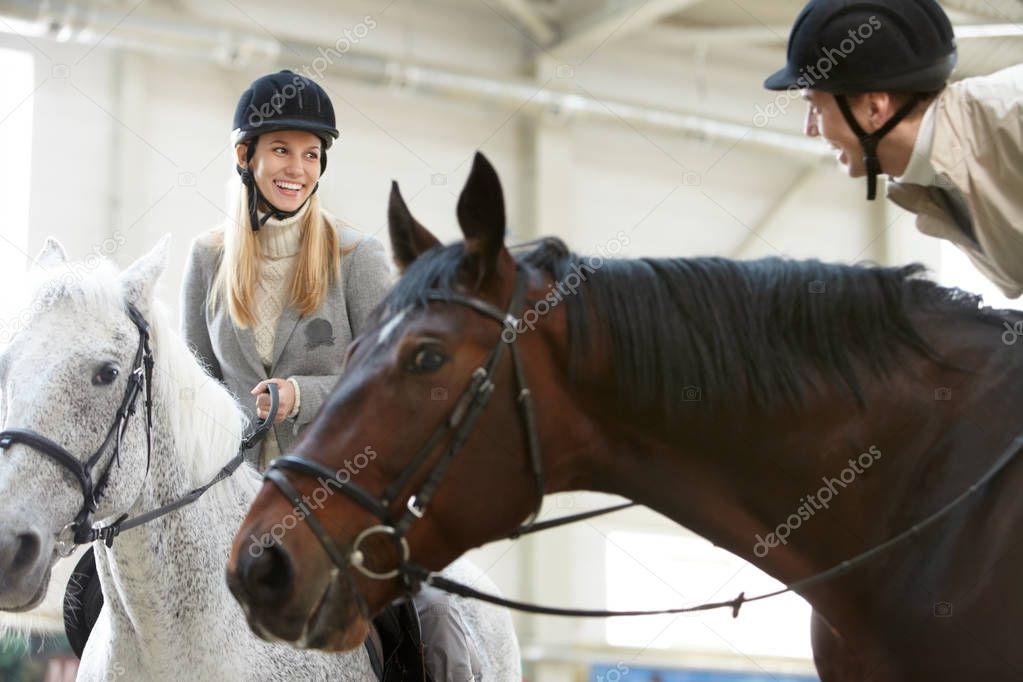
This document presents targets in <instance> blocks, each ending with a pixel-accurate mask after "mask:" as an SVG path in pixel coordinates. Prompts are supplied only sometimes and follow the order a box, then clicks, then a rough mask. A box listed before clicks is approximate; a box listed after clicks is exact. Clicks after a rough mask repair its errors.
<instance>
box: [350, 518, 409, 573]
mask: <svg viewBox="0 0 1023 682" xmlns="http://www.w3.org/2000/svg"><path fill="white" fill-rule="evenodd" d="M372 535H390V536H391V537H392V538H394V541H395V543H397V545H398V549H399V550H401V559H400V560H399V562H398V566H399V567H400V566H404V565H405V564H407V563H408V560H409V557H410V556H411V552H410V551H409V546H408V540H406V539H405V538H404V537H403V536H401V535H398V531H397V530H395V529H394V528H391V527H390V526H379V525H378V526H370V527H369V528H367V529H366V530H364V531H362V532H361V533H359V535H358V536H357V537H356V538H355V542H354V543H352V553H351V555H350V557H349V560H348V562H349V563H350V564H351V565H352V567H353V568H354V569H355V570H357V571H358V572H359V573H361V574H363V575H364V576H366V577H367V578H371V579H373V580H390V579H392V578H397V577H398V576H399V575H401V569H400V568H395V569H393V570H390V571H387V572H384V573H378V572H376V571H374V570H373V569H370V568H367V567H366V563H365V562H366V555H365V554H364V553H363V552H362V550H361V549H359V547H360V545H362V543H363V542H364V541H365V540H366V538H368V537H370V536H372Z"/></svg>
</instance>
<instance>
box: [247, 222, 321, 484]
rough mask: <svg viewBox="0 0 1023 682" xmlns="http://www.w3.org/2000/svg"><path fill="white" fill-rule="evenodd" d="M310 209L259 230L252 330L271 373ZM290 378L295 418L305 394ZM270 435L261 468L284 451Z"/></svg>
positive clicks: (258, 349)
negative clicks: (257, 268)
mask: <svg viewBox="0 0 1023 682" xmlns="http://www.w3.org/2000/svg"><path fill="white" fill-rule="evenodd" d="M308 208H309V205H308V204H306V205H305V206H303V207H302V210H301V211H300V212H299V213H297V214H296V215H294V216H292V217H290V218H287V219H285V220H277V219H276V218H270V219H269V220H267V221H266V223H265V224H264V225H263V226H262V227H260V228H259V231H258V232H256V239H257V240H258V241H259V249H260V255H261V256H262V257H261V260H260V272H259V284H258V285H257V287H256V300H255V308H256V324H255V326H254V327H253V330H252V331H253V334H254V336H255V339H256V352H257V353H259V359H260V361H261V362H262V363H263V369H264V370H265V371H266V372H267V374H269V372H270V366H271V365H272V364H273V352H274V341H275V340H276V336H277V323H278V322H279V321H280V317H281V313H282V312H283V311H284V308H285V306H287V305H288V304H289V303H290V296H289V292H290V289H291V281H292V279H294V277H295V268H296V267H297V266H298V253H299V248H300V246H301V243H302V218H303V217H304V216H305V214H306V211H307V210H308ZM264 215H265V214H264ZM261 217H262V216H261ZM288 380H289V382H290V383H291V386H292V388H293V389H294V390H295V406H294V408H293V409H292V410H291V414H289V415H288V417H294V416H295V415H296V414H298V408H299V400H300V397H301V396H300V394H299V389H298V382H297V381H295V380H294V379H291V378H290V377H289V379H288ZM270 435H272V437H268V438H267V439H266V441H265V442H264V443H263V451H262V457H261V459H262V460H263V461H262V462H261V464H262V467H261V468H265V467H266V465H267V464H269V462H270V461H271V460H272V459H273V458H275V457H277V456H278V455H280V452H281V450H280V446H279V445H278V443H277V433H276V431H271V433H270Z"/></svg>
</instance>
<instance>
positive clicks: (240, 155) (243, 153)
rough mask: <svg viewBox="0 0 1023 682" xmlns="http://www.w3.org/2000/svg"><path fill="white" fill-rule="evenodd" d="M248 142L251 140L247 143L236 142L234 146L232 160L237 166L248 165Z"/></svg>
mask: <svg viewBox="0 0 1023 682" xmlns="http://www.w3.org/2000/svg"><path fill="white" fill-rule="evenodd" d="M249 144H252V143H251V142H249V143H248V144H245V143H242V144H236V145H235V146H234V160H235V163H236V164H238V167H239V168H246V167H248V165H249V162H248V158H247V157H248V152H249Z"/></svg>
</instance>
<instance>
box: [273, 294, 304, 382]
mask: <svg viewBox="0 0 1023 682" xmlns="http://www.w3.org/2000/svg"><path fill="white" fill-rule="evenodd" d="M298 321H299V316H298V311H297V310H295V308H294V307H293V306H290V305H289V306H285V308H284V310H282V311H281V317H280V319H279V320H278V321H277V333H276V334H275V335H274V352H273V362H272V363H271V365H270V367H271V369H273V368H275V367H277V361H278V360H280V358H281V353H283V352H284V347H285V346H287V345H288V341H289V340H290V339H291V335H292V334H294V333H295V327H297V326H298Z"/></svg>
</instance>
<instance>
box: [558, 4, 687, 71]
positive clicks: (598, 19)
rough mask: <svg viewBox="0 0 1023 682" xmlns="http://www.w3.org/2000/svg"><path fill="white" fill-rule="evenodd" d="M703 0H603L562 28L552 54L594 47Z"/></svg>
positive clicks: (566, 53)
mask: <svg viewBox="0 0 1023 682" xmlns="http://www.w3.org/2000/svg"><path fill="white" fill-rule="evenodd" d="M699 2H702V0H606V1H605V2H604V3H603V4H602V5H601V6H600V7H599V8H598V9H596V10H594V11H592V12H590V13H589V14H586V15H585V16H582V17H580V18H578V19H576V20H574V21H572V22H570V23H568V24H567V25H565V26H563V27H562V30H561V36H562V37H561V40H559V41H558V42H557V43H555V44H554V45H553V46H552V52H553V53H554V54H555V56H557V57H560V58H565V57H566V56H569V55H573V54H578V53H579V52H583V51H586V50H594V49H596V48H597V47H599V46H601V45H603V44H604V43H606V42H608V41H609V40H611V39H615V40H617V39H620V38H623V37H625V36H627V35H629V34H631V33H635V32H636V31H639V30H641V29H643V28H646V27H648V26H652V25H654V24H656V23H657V22H659V21H660V20H661V19H663V18H664V17H667V16H670V15H672V14H677V13H678V12H681V11H683V10H684V9H686V8H688V7H691V6H693V5H695V4H697V3H699Z"/></svg>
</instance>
